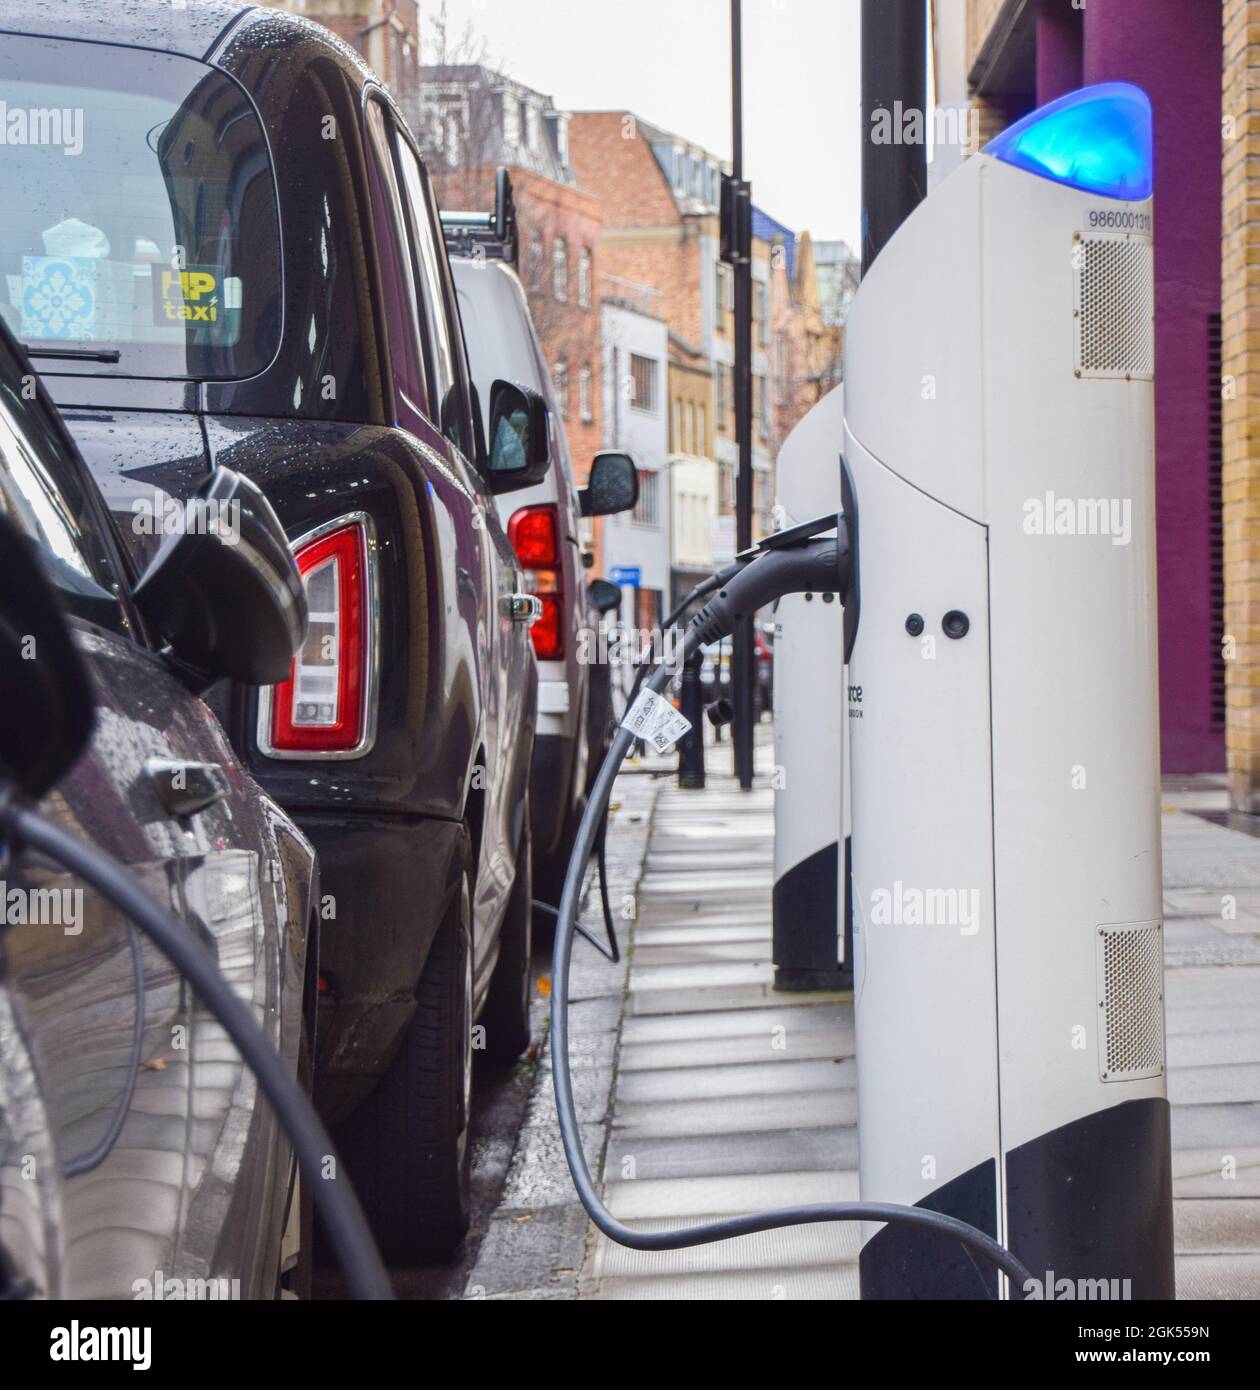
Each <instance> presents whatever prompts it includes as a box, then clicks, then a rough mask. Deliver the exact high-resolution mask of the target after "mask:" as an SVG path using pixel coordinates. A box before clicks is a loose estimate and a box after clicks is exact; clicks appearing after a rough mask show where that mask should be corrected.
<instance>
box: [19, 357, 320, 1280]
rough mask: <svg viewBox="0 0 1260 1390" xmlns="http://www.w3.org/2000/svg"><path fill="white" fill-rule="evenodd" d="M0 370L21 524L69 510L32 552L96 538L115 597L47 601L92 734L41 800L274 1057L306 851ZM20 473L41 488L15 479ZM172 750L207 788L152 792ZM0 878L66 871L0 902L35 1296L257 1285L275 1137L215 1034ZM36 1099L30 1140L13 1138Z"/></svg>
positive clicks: (95, 907)
mask: <svg viewBox="0 0 1260 1390" xmlns="http://www.w3.org/2000/svg"><path fill="white" fill-rule="evenodd" d="M19 377H20V379H21V380H23V381H29V380H33V377H32V376H31V373H30V368H29V364H26V363H25V362H19V361H18V359H17V358H16V357H15V356H13V355H12V354H11V352H10V349H9V348H8V346H7V340H6V339H5V338H3V337H0V414H3V415H4V418H5V430H4V439H5V440H8V439H12V440H15V441H17V442H15V443H12V444H6V443H4V442H3V440H0V494H3V495H4V496H6V497H7V499H8V505H7V509H8V510H9V511H10V514H11V515H12V516H14V518H15V519H18V520H19V521H21V520H23V519H26V523H27V529H28V531H29V532H30V534H32V535H33V536H34V535H37V534H38V532H37V531H36V530H34V529H32V523H31V521H30V518H32V517H36V518H47V517H60V518H69V519H70V523H71V524H70V525H67V526H65V527H64V529H63V530H62V531H61V532H59V533H58V535H59V539H58V540H57V541H55V542H54V541H52V540H46V541H45V550H44V554H45V556H47V555H49V554H52V553H55V554H56V556H57V559H58V560H60V561H64V560H65V559H66V557H67V556H72V557H73V556H77V555H83V554H86V553H87V548H86V544H85V543H77V542H76V540H75V536H74V528H75V527H76V526H77V527H79V528H80V529H81V530H82V532H83V534H87V535H90V536H92V537H95V538H97V540H98V541H99V546H100V549H99V554H98V558H97V559H96V561H95V562H94V564H95V566H96V568H95V570H94V577H95V579H96V582H97V583H98V584H99V585H101V587H102V588H103V590H104V591H105V592H109V591H111V590H112V591H113V592H114V593H115V594H116V598H117V605H118V610H117V618H116V621H111V622H110V623H109V624H108V625H102V624H103V623H104V618H102V619H101V621H100V622H98V623H89V622H87V621H85V620H83V619H82V618H71V619H70V622H71V626H72V630H73V632H74V634H75V638H76V641H77V644H78V646H79V648H80V651H81V652H82V654H83V656H84V658H85V662H86V667H87V671H88V674H89V678H90V679H91V681H92V684H93V688H94V694H95V698H96V705H97V715H96V724H95V731H94V734H93V738H92V741H91V744H90V746H89V748H88V750H87V751H86V752H85V754H84V755H83V756H82V757H81V758H80V759H79V760H78V762H77V763H76V764H75V765H74V767H73V768H72V769H71V770H70V771H69V773H68V774H67V775H66V776H65V778H63V780H62V782H61V783H60V784H59V785H58V787H57V788H56V789H55V790H53V791H52V792H51V793H49V794H48V795H47V796H46V797H45V799H44V802H43V804H42V810H43V811H44V813H45V814H46V815H47V816H49V817H50V818H51V819H52V820H54V821H55V822H57V823H58V824H59V825H60V826H61V827H62V828H63V829H64V830H66V831H67V832H68V833H70V834H71V835H73V836H75V837H76V838H79V839H83V840H87V841H89V842H91V843H92V844H94V845H95V846H96V847H97V848H98V849H100V850H101V851H103V852H104V853H106V854H107V855H109V856H110V857H112V858H113V859H115V860H117V861H118V862H120V863H122V864H124V865H126V866H128V868H130V869H131V870H132V871H133V872H134V873H135V874H136V875H137V876H138V877H139V879H140V881H141V883H142V884H143V885H144V886H145V887H146V888H147V889H148V890H149V891H150V892H151V893H152V894H153V895H154V896H155V897H156V898H157V900H158V901H159V902H161V903H163V904H164V905H165V906H166V907H168V908H169V909H170V910H172V911H173V912H175V913H176V914H177V915H179V916H180V917H181V918H182V920H183V921H184V922H185V923H186V925H187V927H188V929H189V930H190V931H192V932H194V933H195V934H196V935H198V936H199V937H200V938H201V939H202V941H203V942H204V943H205V944H206V945H207V947H208V948H209V949H211V950H212V952H214V953H215V954H216V955H217V957H218V960H219V963H220V966H221V967H222V969H223V970H224V973H225V974H226V975H227V977H228V978H229V979H230V980H231V982H232V983H233V985H234V986H235V987H236V989H237V991H238V992H239V993H240V994H241V995H242V996H243V997H244V998H246V999H247V1000H248V1001H249V1002H250V1003H251V1005H252V1007H253V1012H254V1014H255V1017H256V1018H257V1020H258V1022H259V1024H260V1025H261V1026H262V1028H263V1031H264V1033H265V1034H266V1035H267V1036H268V1038H269V1039H270V1041H271V1042H272V1044H273V1045H274V1046H275V1047H276V1048H277V1049H278V1050H279V1051H280V1053H281V1056H282V1057H283V1059H284V1061H285V1064H286V1066H287V1068H288V1069H289V1071H290V1073H291V1074H293V1075H295V1076H296V1074H297V1070H298V1054H299V1049H300V1047H301V1042H302V1034H303V1026H304V1025H303V1002H304V980H305V971H306V965H307V953H308V941H309V937H310V932H311V928H312V924H313V922H314V917H315V912H314V904H315V898H316V894H317V886H316V867H315V858H314V852H313V850H312V848H311V846H310V844H309V843H308V841H307V840H306V839H305V838H304V837H303V836H302V835H301V833H300V832H299V831H298V830H297V828H296V826H295V825H294V824H293V823H292V822H291V821H290V820H289V818H288V817H287V816H286V815H285V814H284V813H283V812H282V811H281V810H280V808H279V807H278V806H277V805H276V804H275V803H274V802H273V801H272V800H270V798H268V797H267V796H265V795H264V794H263V793H262V791H261V790H260V789H259V787H258V786H257V784H256V783H255V782H254V781H253V780H252V779H251V778H250V777H249V775H248V773H247V772H246V770H245V769H244V768H243V767H242V766H241V764H240V761H239V759H238V758H237V757H236V755H235V754H234V753H233V752H232V749H231V747H230V745H229V743H228V741H227V738H226V737H225V735H224V733H223V731H222V729H221V728H220V727H219V725H218V724H217V722H216V721H215V719H214V716H213V715H212V714H211V712H210V710H209V708H208V707H207V706H206V705H205V703H204V702H203V701H201V700H199V699H197V698H196V697H195V696H193V695H192V694H190V693H189V692H188V690H187V689H186V688H185V687H184V686H183V685H181V684H180V683H179V682H178V681H177V680H176V678H175V676H174V675H173V673H172V671H171V670H170V668H169V667H168V665H167V664H166V662H165V661H164V660H163V659H162V658H161V657H160V656H159V654H158V652H157V650H156V649H155V648H154V646H153V645H152V644H151V643H150V641H149V640H148V638H147V635H146V633H145V631H144V626H143V623H142V622H141V621H140V619H139V617H138V615H137V614H136V612H135V611H134V609H133V608H132V606H131V604H130V599H129V590H130V582H129V580H128V578H127V576H126V573H125V567H124V561H123V556H122V547H121V541H120V539H119V538H118V537H116V536H115V534H114V532H113V528H112V527H111V525H110V522H109V520H108V516H107V513H106V510H105V508H104V505H103V503H102V501H101V499H100V498H99V496H98V495H97V494H96V493H95V490H94V488H93V486H92V484H91V482H90V481H89V479H88V475H87V471H86V470H85V469H84V467H83V464H82V462H81V461H80V460H79V459H78V458H77V457H75V455H74V453H73V448H72V446H71V444H70V442H69V439H68V437H67V436H66V434H65V433H64V430H63V428H62V426H61V424H60V422H59V421H58V420H57V419H56V417H55V416H54V415H53V413H52V411H51V407H50V403H49V402H48V400H47V398H46V397H45V396H43V395H42V394H37V395H36V396H35V397H34V398H33V399H32V400H30V401H29V404H27V405H26V406H24V407H23V408H22V410H21V412H20V413H19V412H18V410H17V409H16V403H17V402H18V401H19V399H25V398H22V397H21V396H20V393H19V392H18V390H17V389H16V383H17V381H18V380H19ZM14 422H18V423H17V424H16V425H15V423H14ZM10 431H12V434H10ZM17 460H20V463H18V462H15V461H17ZM31 460H34V461H35V462H36V464H37V466H36V467H34V468H31V467H30V466H29V464H30V461H31ZM15 467H20V468H21V469H22V473H21V474H19V473H17V472H15V471H14V469H15ZM34 479H40V480H42V481H41V482H40V487H41V489H42V490H43V491H44V494H45V496H46V497H47V498H48V501H49V504H50V505H45V506H41V505H39V503H38V500H36V501H34V502H33V501H32V500H31V499H32V496H33V492H32V488H33V481H32V480H34ZM14 499H17V500H16V502H15V500H14ZM0 505H5V503H3V502H0ZM42 524H43V525H44V531H45V534H46V535H47V534H48V530H47V523H42ZM64 592H65V591H64V590H63V593H64ZM154 760H160V762H161V764H163V765H164V766H165V768H166V771H165V773H159V772H157V771H155V769H154V767H153V763H154ZM180 764H209V765H212V766H214V767H215V768H217V769H219V775H220V779H221V784H222V790H223V795H222V797H221V798H220V799H219V800H217V801H215V802H213V803H211V804H210V805H208V806H207V807H206V808H204V809H203V810H201V811H199V812H197V813H196V814H193V815H188V816H184V817H176V816H174V815H172V814H171V813H170V812H168V811H167V809H166V807H165V806H164V805H163V803H162V800H161V798H160V796H159V783H158V781H157V780H156V779H157V777H158V776H159V775H167V776H169V775H170V771H171V769H172V767H175V768H177V767H178V766H179V765H180ZM4 878H5V882H6V885H7V888H8V890H10V891H12V890H18V891H19V892H23V893H26V894H28V895H29V894H30V893H31V892H32V891H33V890H34V891H38V890H40V889H52V890H61V889H64V890H67V891H68V893H69V894H70V896H69V897H68V898H61V899H60V902H61V903H62V904H63V905H64V904H69V905H70V908H72V909H73V908H75V904H76V903H77V904H78V907H77V909H75V910H73V911H70V910H65V909H64V908H63V909H62V910H61V911H60V916H57V915H56V914H54V915H52V916H50V915H49V914H48V913H47V911H46V910H45V908H44V907H41V909H40V911H39V913H35V912H34V911H32V912H31V913H29V914H27V920H25V921H19V922H15V921H14V919H13V918H12V916H11V915H8V914H7V913H6V917H5V922H6V923H7V925H5V926H4V927H3V928H2V929H0V996H3V1003H2V1005H0V1073H3V1075H0V1096H3V1095H6V1094H7V1095H9V1096H10V1097H13V1096H17V1097H19V1099H20V1101H21V1104H20V1105H16V1106H15V1105H13V1104H12V1102H10V1104H9V1105H8V1106H6V1105H5V1104H3V1103H2V1102H0V1134H2V1133H3V1131H4V1130H5V1129H6V1127H8V1126H9V1125H10V1124H11V1123H12V1120H11V1117H16V1122H17V1123H16V1130H15V1131H11V1132H10V1135H9V1136H6V1137H5V1141H4V1142H0V1249H4V1250H5V1251H6V1252H7V1254H8V1257H9V1259H10V1261H11V1262H12V1263H13V1264H15V1265H16V1267H17V1273H18V1275H19V1277H22V1278H24V1279H26V1280H28V1281H29V1287H30V1291H32V1292H38V1293H43V1294H47V1295H49V1296H65V1297H83V1298H98V1297H100V1298H106V1297H107V1298H135V1297H147V1296H152V1294H153V1291H154V1288H155V1286H156V1283H157V1281H158V1280H159V1279H163V1280H164V1279H166V1278H172V1279H176V1280H181V1281H184V1283H183V1284H182V1285H181V1287H182V1288H187V1287H194V1288H196V1287H198V1286H190V1285H188V1283H187V1281H189V1280H202V1279H212V1280H214V1281H216V1282H215V1285H214V1290H215V1292H214V1293H203V1294H202V1296H211V1297H214V1296H218V1294H219V1288H220V1286H219V1284H218V1283H217V1281H219V1280H222V1281H225V1283H224V1285H223V1286H222V1287H223V1288H225V1289H226V1290H228V1291H232V1290H235V1291H236V1292H237V1293H238V1294H239V1296H241V1297H260V1296H262V1297H270V1296H272V1295H274V1293H275V1291H276V1280H277V1275H278V1272H279V1257H280V1237H281V1229H282V1225H283V1222H284V1219H285V1214H286V1209H287V1197H288V1180H289V1173H290V1167H291V1157H290V1150H289V1147H288V1144H287V1141H286V1140H285V1138H284V1137H283V1136H282V1135H281V1133H280V1132H279V1130H278V1129H277V1127H276V1124H275V1121H274V1118H273V1116H272V1114H271V1111H270V1108H269V1107H268V1106H266V1105H260V1104H258V1103H257V1100H258V1096H257V1088H256V1083H255V1081H254V1078H253V1076H252V1074H251V1073H249V1072H248V1071H247V1070H246V1069H245V1067H244V1065H243V1063H242V1061H241V1058H240V1056H239V1054H238V1053H237V1051H236V1049H235V1047H234V1046H233V1045H232V1044H231V1042H230V1041H229V1040H228V1039H227V1037H226V1036H225V1035H224V1033H223V1031H222V1029H221V1027H220V1026H219V1025H218V1023H217V1022H216V1021H215V1020H214V1019H213V1018H211V1017H210V1016H208V1015H207V1013H206V1012H205V1010H204V1009H203V1008H202V1007H201V1006H200V1005H199V1003H198V1001H197V1000H196V998H195V996H194V995H193V994H192V992H191V991H190V990H189V989H188V988H187V987H186V985H184V983H183V982H182V981H181V979H180V978H179V976H178V974H177V972H176V971H175V970H174V968H173V967H172V966H171V965H170V963H169V962H168V961H167V960H166V958H165V957H164V956H162V955H161V954H160V953H159V952H157V951H156V949H155V948H153V947H151V946H150V945H149V944H148V943H147V941H146V940H144V939H143V938H142V937H141V935H140V934H139V932H138V931H136V930H135V929H133V928H132V927H131V925H130V924H129V923H128V922H127V921H126V920H125V919H124V918H123V917H122V916H121V914H120V913H119V912H118V911H117V910H116V909H115V908H113V907H112V906H111V905H109V904H108V903H107V902H106V901H105V900H104V899H103V898H102V897H101V896H100V895H98V894H97V893H95V892H94V891H93V890H90V889H87V888H85V887H84V886H83V885H82V884H80V883H78V882H76V881H75V880H73V879H72V878H70V877H69V876H68V875H66V874H65V873H62V872H58V871H56V870H55V869H53V868H50V867H49V866H48V865H47V863H46V862H45V861H42V860H40V859H38V858H37V857H36V856H33V855H31V854H29V853H26V852H22V853H19V854H18V855H16V856H15V857H14V858H13V859H12V860H10V861H9V862H8V863H6V864H5V866H4ZM76 893H81V895H82V896H81V897H79V898H76V897H75V896H74V895H75V894H76ZM27 900H28V901H30V902H32V903H34V902H35V901H36V900H35V899H34V898H29V897H28V899H27ZM44 901H45V903H47V902H48V901H49V900H48V899H45V900H44ZM6 906H7V899H6ZM137 1025H138V1026H139V1029H140V1031H139V1033H137V1031H136V1029H137ZM137 1042H138V1048H137ZM39 1116H42V1123H43V1124H44V1126H45V1137H44V1140H43V1142H42V1144H40V1145H36V1146H35V1147H28V1146H29V1145H32V1144H34V1140H35V1134H34V1131H33V1128H32V1123H31V1121H32V1119H33V1118H34V1119H38V1117H39ZM13 1139H16V1140H17V1142H16V1143H14V1142H12V1140H13ZM27 1154H30V1155H32V1158H33V1162H34V1167H33V1168H32V1167H31V1166H30V1165H28V1164H27V1162H26V1158H25V1155H27ZM31 1179H34V1181H33V1182H32V1181H30V1180H31ZM192 1296H197V1295H196V1294H195V1293H194V1294H193V1295H192Z"/></svg>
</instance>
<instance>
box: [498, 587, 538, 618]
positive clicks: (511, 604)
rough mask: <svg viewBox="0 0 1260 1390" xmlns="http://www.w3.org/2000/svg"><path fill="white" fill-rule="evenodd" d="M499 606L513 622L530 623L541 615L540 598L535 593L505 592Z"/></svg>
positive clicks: (504, 614)
mask: <svg viewBox="0 0 1260 1390" xmlns="http://www.w3.org/2000/svg"><path fill="white" fill-rule="evenodd" d="M499 608H500V611H501V612H502V614H503V616H504V617H505V618H511V619H512V621H513V622H514V623H532V622H535V621H536V620H537V619H539V618H541V617H542V599H540V598H539V597H538V595H537V594H505V595H504V596H503V598H501V599H500V600H499Z"/></svg>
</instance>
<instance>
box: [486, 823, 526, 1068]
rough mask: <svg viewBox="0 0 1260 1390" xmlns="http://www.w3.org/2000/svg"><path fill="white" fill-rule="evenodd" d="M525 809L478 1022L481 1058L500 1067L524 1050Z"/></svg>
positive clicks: (513, 1060) (512, 1060) (514, 1059)
mask: <svg viewBox="0 0 1260 1390" xmlns="http://www.w3.org/2000/svg"><path fill="white" fill-rule="evenodd" d="M532 847H533V841H532V835H531V830H530V821H529V806H528V803H526V808H525V824H524V827H523V828H522V830H521V841H520V844H519V845H518V846H517V850H516V879H515V882H514V883H513V884H512V896H511V899H510V900H509V902H508V906H507V911H506V912H505V913H504V914H503V926H502V928H501V929H500V932H499V960H498V964H497V965H496V966H495V968H494V975H493V976H492V977H491V980H490V990H489V993H488V994H487V995H486V1003H485V1007H484V1008H483V1009H482V1011H481V1023H482V1025H483V1026H484V1030H485V1046H484V1048H483V1055H484V1056H485V1057H486V1058H487V1060H489V1061H490V1062H493V1063H495V1064H497V1065H500V1066H505V1065H507V1064H508V1063H510V1062H515V1061H516V1059H517V1058H518V1057H519V1056H520V1055H521V1053H523V1052H524V1051H525V1049H526V1048H527V1047H528V1046H529V1041H530V1020H529V1001H530V997H531V995H532V992H533V991H532V990H531V988H530V951H531V949H532V947H533V928H532V920H533V907H532V901H533V868H532V858H533V853H532Z"/></svg>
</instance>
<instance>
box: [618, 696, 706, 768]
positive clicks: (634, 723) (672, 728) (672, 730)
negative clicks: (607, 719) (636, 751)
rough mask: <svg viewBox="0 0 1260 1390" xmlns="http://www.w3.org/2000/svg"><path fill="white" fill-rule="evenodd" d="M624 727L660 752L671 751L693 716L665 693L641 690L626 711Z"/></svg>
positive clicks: (622, 722) (687, 727)
mask: <svg viewBox="0 0 1260 1390" xmlns="http://www.w3.org/2000/svg"><path fill="white" fill-rule="evenodd" d="M621 727H622V728H623V729H629V730H630V732H631V733H632V734H633V735H634V736H635V738H641V739H643V740H644V742H646V743H650V744H651V745H652V747H653V748H655V749H656V751H657V752H658V753H667V752H669V750H670V749H671V748H672V747H673V746H674V744H675V743H676V742H677V741H678V740H679V739H680V738H682V736H683V735H684V734H685V733H686V732H687V730H688V729H690V728H691V720H690V719H686V718H684V716H683V715H681V714H679V712H678V711H677V710H676V709H675V708H674V707H673V705H671V704H670V702H669V701H668V700H667V699H666V698H665V697H664V696H663V695H658V694H657V693H656V691H654V690H641V691H640V692H639V695H638V698H637V699H636V700H635V702H634V704H632V705H631V706H630V708H629V709H628V710H627V711H626V717H625V718H624V719H623V720H622V721H621Z"/></svg>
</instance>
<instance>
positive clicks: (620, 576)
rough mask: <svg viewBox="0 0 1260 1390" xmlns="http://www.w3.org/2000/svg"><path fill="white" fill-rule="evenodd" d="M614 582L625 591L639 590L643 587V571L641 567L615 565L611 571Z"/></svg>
mask: <svg viewBox="0 0 1260 1390" xmlns="http://www.w3.org/2000/svg"><path fill="white" fill-rule="evenodd" d="M611 577H612V582H613V583H614V584H620V585H621V587H622V588H623V589H639V588H642V586H643V569H642V567H641V566H639V565H614V566H613V567H612V571H611Z"/></svg>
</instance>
